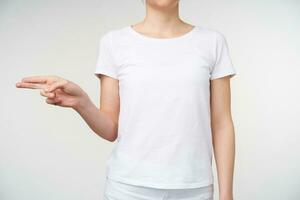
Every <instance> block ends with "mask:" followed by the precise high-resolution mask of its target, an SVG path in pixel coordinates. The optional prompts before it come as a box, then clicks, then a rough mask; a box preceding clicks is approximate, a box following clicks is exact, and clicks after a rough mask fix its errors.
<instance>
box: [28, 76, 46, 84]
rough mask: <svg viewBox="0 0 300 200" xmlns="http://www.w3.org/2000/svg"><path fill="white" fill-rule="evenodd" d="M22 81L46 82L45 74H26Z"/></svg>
mask: <svg viewBox="0 0 300 200" xmlns="http://www.w3.org/2000/svg"><path fill="white" fill-rule="evenodd" d="M22 82H25V83H46V82H47V77H46V76H28V77H25V78H23V79H22Z"/></svg>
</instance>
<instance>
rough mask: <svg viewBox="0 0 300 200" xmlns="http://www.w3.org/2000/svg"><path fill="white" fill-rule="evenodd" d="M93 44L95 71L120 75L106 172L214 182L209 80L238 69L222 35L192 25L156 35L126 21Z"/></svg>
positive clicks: (161, 184)
mask: <svg viewBox="0 0 300 200" xmlns="http://www.w3.org/2000/svg"><path fill="white" fill-rule="evenodd" d="M98 52H99V55H98V61H97V66H96V70H95V75H97V74H105V75H107V76H110V77H113V78H115V79H118V80H119V94H120V115H119V126H118V138H117V144H116V146H115V148H114V149H113V151H112V153H111V155H110V157H109V160H108V163H107V165H106V167H107V168H106V169H107V177H108V178H111V179H114V180H116V181H119V182H124V183H128V184H133V185H140V186H148V187H154V188H164V189H172V188H173V189H176V188H197V187H202V186H206V185H209V184H212V183H213V179H214V178H213V173H212V134H211V125H210V92H209V91H210V90H209V86H210V80H212V79H216V78H220V77H223V76H227V75H231V77H232V76H234V75H235V74H236V71H235V69H234V67H233V65H232V62H231V58H230V56H229V50H228V46H227V43H226V40H225V38H224V35H223V34H222V33H220V32H219V31H217V30H213V29H209V28H204V27H200V26H195V27H194V28H193V29H192V30H191V31H189V32H188V33H185V34H184V35H181V36H178V37H173V38H155V37H150V36H146V35H143V34H141V33H139V32H137V31H135V30H134V29H133V28H132V27H131V26H130V25H129V26H126V27H122V28H119V29H114V30H110V31H108V32H107V33H105V34H104V36H103V37H102V38H101V40H100V43H99V51H98Z"/></svg>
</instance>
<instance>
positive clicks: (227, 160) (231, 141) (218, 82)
mask: <svg viewBox="0 0 300 200" xmlns="http://www.w3.org/2000/svg"><path fill="white" fill-rule="evenodd" d="M230 93H231V92H230V79H229V78H228V76H226V77H223V78H217V79H214V80H212V81H211V119H212V120H211V125H212V134H213V135H212V137H213V147H214V156H215V161H216V167H217V172H218V183H219V196H220V200H232V199H233V173H234V159H235V133H234V125H233V121H232V116H231V105H230V104H231V98H230V95H231V94H230Z"/></svg>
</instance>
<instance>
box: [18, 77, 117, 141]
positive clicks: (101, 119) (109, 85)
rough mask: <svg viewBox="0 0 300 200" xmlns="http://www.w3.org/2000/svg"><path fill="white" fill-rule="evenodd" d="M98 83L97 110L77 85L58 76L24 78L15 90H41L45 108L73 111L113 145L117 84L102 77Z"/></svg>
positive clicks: (115, 126)
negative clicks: (99, 83) (48, 105)
mask: <svg viewBox="0 0 300 200" xmlns="http://www.w3.org/2000/svg"><path fill="white" fill-rule="evenodd" d="M101 81H102V82H101V105H100V109H99V108H97V107H96V106H95V105H94V104H93V103H92V101H91V100H90V98H89V96H88V95H87V94H86V93H85V92H84V91H83V90H82V89H81V88H80V87H79V86H78V85H77V84H75V83H73V82H71V81H69V80H66V79H63V78H61V77H58V76H31V77H25V78H23V79H22V81H21V82H18V83H17V84H16V87H17V88H30V89H41V91H40V94H41V95H42V96H44V97H47V99H46V102H47V103H48V104H52V105H58V106H62V107H70V108H73V109H74V110H76V111H77V112H78V113H79V114H80V115H81V116H82V118H83V119H84V120H85V122H86V123H87V124H88V125H89V127H90V128H91V129H92V130H93V131H94V132H95V133H96V134H97V135H99V136H100V137H102V138H104V139H106V140H108V141H111V142H113V141H114V140H115V139H116V137H117V127H118V126H117V124H118V115H119V98H118V80H116V79H113V78H111V77H108V76H103V78H102V79H101ZM47 89H48V90H47Z"/></svg>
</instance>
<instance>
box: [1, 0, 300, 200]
mask: <svg viewBox="0 0 300 200" xmlns="http://www.w3.org/2000/svg"><path fill="white" fill-rule="evenodd" d="M144 11H145V8H144V5H143V4H142V3H141V1H139V0H134V1H132V0H131V1H130V0H126V1H117V0H110V1H104V0H89V1H86V0H85V1H84V0H76V1H74V0H59V1H58V0H51V1H50V0H49V1H46V0H40V1H34V0H27V1H22V0H10V1H8V0H6V1H5V0H1V1H0V56H1V59H0V67H1V68H0V70H1V71H0V72H1V78H0V84H1V104H0V110H1V112H0V120H1V121H0V124H1V129H0V134H1V135H0V199H1V200H20V199H22V200H41V199H43V200H69V199H72V200H86V199H88V200H100V199H102V193H103V186H104V180H105V179H104V178H105V163H106V160H107V158H108V156H109V154H110V152H111V150H112V148H113V147H114V145H115V144H114V143H110V142H108V141H106V140H104V139H102V138H100V137H99V136H98V135H96V134H95V133H93V132H92V131H91V129H89V127H88V126H87V125H86V124H85V122H84V121H83V120H82V118H80V116H79V114H77V113H76V112H75V111H74V110H72V109H69V108H61V107H55V106H52V105H49V104H46V102H45V101H44V100H45V98H44V97H42V96H40V94H39V90H28V89H18V88H16V87H15V83H16V82H18V81H19V80H21V79H22V78H23V77H25V76H32V75H58V76H62V77H64V78H66V79H69V80H71V81H73V82H76V83H77V84H79V85H80V86H81V87H82V88H83V89H84V90H85V91H86V92H87V93H88V94H89V95H90V97H91V98H92V100H93V102H94V103H95V104H97V105H99V89H100V84H99V80H98V79H97V77H96V76H95V75H94V74H93V72H94V69H95V64H96V56H97V48H98V46H97V45H98V41H99V39H100V38H101V37H102V35H103V34H104V33H105V32H106V31H108V30H111V29H115V28H121V27H124V26H127V25H129V24H135V23H137V22H139V21H141V20H142V19H143V17H144V14H145V12H144ZM299 11H300V3H299V1H296V0H295V1H291V0H285V1H275V0H273V1H271V0H269V1H268V0H266V1H258V0H252V1H250V0H248V1H246V0H242V1H241V0H239V1H235V0H226V1H225V0H224V1H216V0H197V1H196V0H181V1H180V15H181V17H182V19H183V20H185V21H187V22H189V23H191V24H196V25H200V26H204V27H208V28H213V29H216V30H219V31H221V32H222V33H223V34H224V35H225V36H226V38H227V42H228V44H229V49H230V53H231V57H232V61H233V64H234V66H235V68H236V70H237V75H236V76H235V77H234V78H233V79H232V82H231V83H232V86H231V87H232V90H231V91H232V114H233V119H234V123H235V133H236V163H235V164H236V165H235V177H234V196H235V199H236V200H298V199H300V192H299V185H300V170H299V169H300V159H299V152H300V145H299V142H300V127H299V114H300V104H299V102H300V94H299V85H300V79H299V77H300V59H299V56H300V38H299V35H300V26H299V21H300V12H299ZM214 174H215V183H216V184H215V191H216V192H215V195H216V199H218V198H217V197H218V194H217V192H218V188H217V186H218V185H217V173H216V168H215V164H214Z"/></svg>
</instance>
